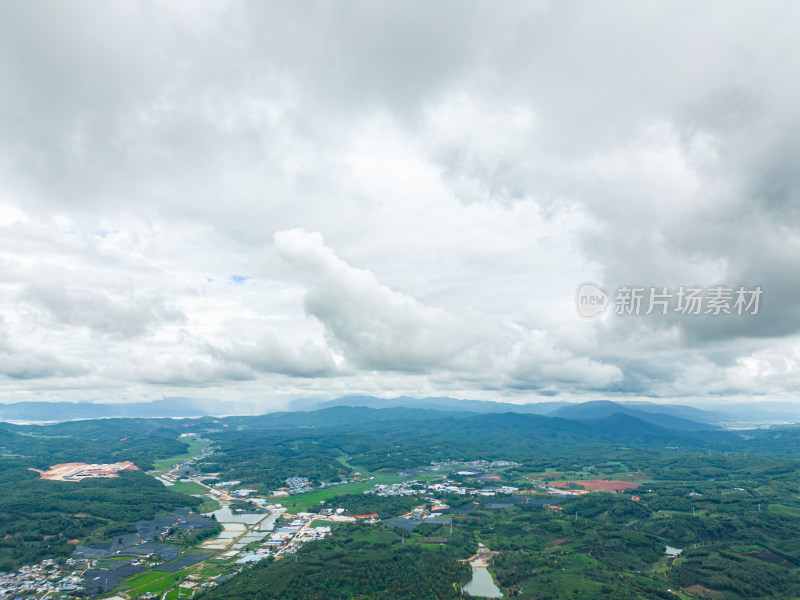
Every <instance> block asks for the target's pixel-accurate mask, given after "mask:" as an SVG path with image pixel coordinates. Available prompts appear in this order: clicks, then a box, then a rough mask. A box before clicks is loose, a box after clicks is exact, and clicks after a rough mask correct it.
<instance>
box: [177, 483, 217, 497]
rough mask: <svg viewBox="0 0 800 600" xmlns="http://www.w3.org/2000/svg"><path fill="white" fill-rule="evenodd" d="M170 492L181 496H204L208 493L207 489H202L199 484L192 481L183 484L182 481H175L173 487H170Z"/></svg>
mask: <svg viewBox="0 0 800 600" xmlns="http://www.w3.org/2000/svg"><path fill="white" fill-rule="evenodd" d="M169 489H170V491H171V492H179V493H181V494H189V495H205V494H207V493H208V489H207V488H204V487H203V486H202V485H200V484H199V483H195V482H194V481H191V482H187V483H184V482H182V481H176V482H175V484H174V485H171V486H170V488H169Z"/></svg>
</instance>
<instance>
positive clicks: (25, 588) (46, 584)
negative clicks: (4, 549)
mask: <svg viewBox="0 0 800 600" xmlns="http://www.w3.org/2000/svg"><path fill="white" fill-rule="evenodd" d="M76 564H77V561H76V560H75V559H72V558H70V559H68V560H67V562H66V563H65V565H64V566H65V567H66V568H67V569H69V568H71V567H74V566H75V565H76ZM78 573H79V572H78V571H72V572H70V573H68V574H67V573H65V571H63V570H62V567H61V566H59V565H58V564H56V562H55V561H53V560H52V559H47V560H43V561H42V562H40V563H39V564H36V565H31V566H24V567H20V569H19V571H17V572H16V573H0V598H17V597H25V596H28V595H32V594H35V595H39V594H48V593H53V592H77V591H79V590H82V589H83V585H82V584H83V580H82V579H81V577H80V575H79V574H78Z"/></svg>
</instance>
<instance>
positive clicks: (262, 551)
mask: <svg viewBox="0 0 800 600" xmlns="http://www.w3.org/2000/svg"><path fill="white" fill-rule="evenodd" d="M319 517H320V515H317V514H315V513H307V512H301V513H297V515H294V516H291V517H288V518H291V519H292V520H291V521H290V522H289V523H286V524H284V525H282V526H281V527H278V528H277V529H276V530H275V531H273V532H272V533H271V534H270V536H269V539H267V540H266V541H265V542H264V543H263V544H261V547H260V548H258V549H257V550H256V551H255V552H253V553H252V554H248V555H246V556H243V557H242V558H240V559H239V560H237V561H236V564H239V565H242V564H248V563H254V562H258V561H260V560H263V559H265V558H267V557H268V556H271V555H275V556H282V555H285V554H294V553H296V552H297V550H298V549H299V548H300V546H302V545H303V544H305V543H306V542H312V541H314V540H321V539H324V538H325V537H326V536H328V535H330V533H331V528H330V527H310V523H311V521H313V520H314V519H318V518H319ZM351 519H352V517H351ZM352 520H355V519H352Z"/></svg>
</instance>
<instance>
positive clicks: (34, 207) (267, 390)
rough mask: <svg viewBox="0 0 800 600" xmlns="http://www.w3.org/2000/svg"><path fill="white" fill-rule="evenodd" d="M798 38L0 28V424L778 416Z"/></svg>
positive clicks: (705, 17) (184, 17)
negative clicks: (487, 413) (606, 298)
mask: <svg viewBox="0 0 800 600" xmlns="http://www.w3.org/2000/svg"><path fill="white" fill-rule="evenodd" d="M798 19H800V5H798V4H796V3H789V2H750V1H747V2H735V1H734V2H731V1H730V0H725V1H719V2H700V3H698V2H688V1H686V2H674V1H670V2H647V1H640V0H636V1H633V0H631V1H629V2H521V3H515V2H500V3H498V2H462V1H459V2H455V1H454V2H424V3H423V2H280V3H279V2H275V3H269V2H252V3H249V2H223V1H220V2H155V1H144V2H116V1H108V2H103V3H102V6H101V5H98V4H97V3H94V2H79V1H72V2H55V1H54V2H38V1H31V0H28V1H26V2H4V3H2V4H1V5H0V401H2V402H17V401H24V400H73V401H74V400H90V401H132V400H150V399H158V398H161V397H164V396H188V397H197V398H206V399H224V400H241V401H248V402H251V403H252V402H255V403H258V404H259V406H261V405H263V406H264V407H273V406H278V405H280V404H281V403H283V402H286V401H288V400H291V399H293V398H297V397H308V396H315V397H337V396H341V395H345V394H352V393H369V394H374V395H379V396H396V395H413V396H420V397H421V396H428V395H437V396H442V395H448V396H453V397H462V398H476V399H496V400H506V401H513V402H533V401H541V400H552V399H567V400H578V399H598V398H611V399H640V398H646V399H657V400H670V401H675V400H677V401H680V402H682V403H691V402H696V401H708V400H712V401H719V402H724V401H728V400H742V399H749V398H754V399H756V400H759V399H774V400H791V399H794V398H795V397H796V390H797V389H798V388H800V366H799V364H800V165H798V160H799V158H798V157H800V83H798V82H800V77H799V76H800V36H798V35H797V22H798ZM587 281H590V282H594V283H596V284H598V285H599V286H601V287H602V288H603V289H604V290H606V291H607V292H608V293H609V295H610V296H611V302H612V303H613V302H614V301H615V294H616V290H618V288H619V287H621V286H628V287H635V286H641V287H644V288H646V289H647V290H649V288H650V287H656V288H658V289H659V290H660V288H662V287H667V288H668V292H669V291H676V290H678V289H679V288H680V286H693V287H695V288H699V289H703V290H708V289H711V288H714V287H723V288H726V289H727V288H729V289H731V290H733V291H734V296H735V290H736V289H738V288H739V287H743V288H745V289H747V290H752V289H755V288H756V287H757V286H760V288H761V289H762V290H763V294H762V295H761V296H760V305H759V311H758V314H757V315H752V314H748V313H745V314H742V315H737V314H735V311H732V312H733V314H730V315H725V314H722V315H718V316H714V315H713V314H708V315H706V314H701V315H684V314H680V313H678V312H675V311H672V310H671V309H670V310H669V311H668V313H669V314H668V315H667V316H664V315H662V314H659V312H660V311H658V310H657V311H654V312H653V314H650V315H644V314H640V315H638V316H637V315H621V316H620V315H616V314H615V313H614V307H613V306H611V307H609V310H608V311H607V312H606V313H605V314H604V315H603V316H600V317H598V318H594V319H586V318H583V317H581V316H580V315H579V314H578V312H577V310H576V305H575V301H576V298H575V297H576V290H577V288H578V286H579V285H581V284H582V283H584V282H587ZM644 309H645V307H644V306H643V308H642V312H645V310H644Z"/></svg>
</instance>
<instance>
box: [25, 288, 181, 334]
mask: <svg viewBox="0 0 800 600" xmlns="http://www.w3.org/2000/svg"><path fill="white" fill-rule="evenodd" d="M21 298H22V299H23V300H25V301H27V302H30V303H31V304H33V305H35V306H37V307H40V308H42V309H44V310H45V311H47V313H49V315H50V316H51V317H52V318H53V319H54V320H55V321H56V322H57V323H59V324H63V325H71V326H77V327H88V328H89V329H91V330H92V331H95V332H97V333H99V334H101V335H112V336H121V337H134V336H139V335H143V334H145V333H148V332H149V331H152V330H153V329H154V328H156V327H158V326H160V325H161V324H163V323H176V322H177V323H180V322H182V321H184V320H185V315H184V314H183V313H182V312H181V311H180V309H178V308H177V307H175V306H172V305H170V304H169V303H168V302H167V301H166V300H165V299H164V298H163V297H160V296H159V295H157V294H152V295H145V294H134V293H128V294H125V295H118V296H117V297H114V295H111V294H104V293H101V292H99V291H97V290H93V289H87V288H79V287H75V286H66V285H64V284H58V283H35V284H32V285H29V286H28V287H27V288H25V290H24V291H23V293H22V295H21Z"/></svg>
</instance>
